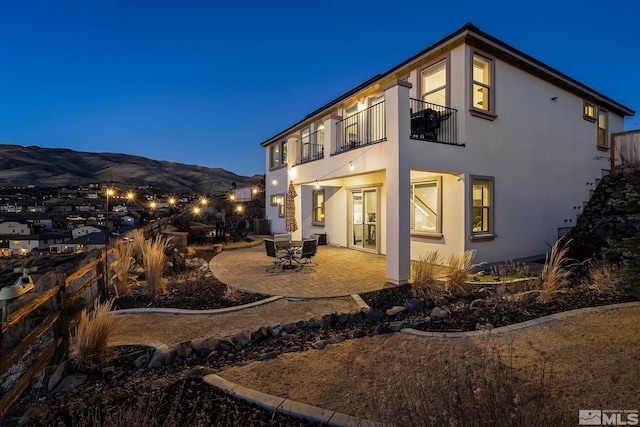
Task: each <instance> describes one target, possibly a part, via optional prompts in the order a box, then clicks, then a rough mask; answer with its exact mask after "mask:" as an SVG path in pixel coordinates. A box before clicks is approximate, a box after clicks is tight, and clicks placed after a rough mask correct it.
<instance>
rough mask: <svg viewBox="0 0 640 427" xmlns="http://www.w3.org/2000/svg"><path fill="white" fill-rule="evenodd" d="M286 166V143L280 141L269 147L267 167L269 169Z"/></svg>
mask: <svg viewBox="0 0 640 427" xmlns="http://www.w3.org/2000/svg"><path fill="white" fill-rule="evenodd" d="M286 164H287V141H281V142H278V143H276V144H273V145H271V146H270V147H269V167H270V168H271V169H274V168H277V167H280V166H282V165H286Z"/></svg>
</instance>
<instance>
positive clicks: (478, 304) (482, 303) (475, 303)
mask: <svg viewBox="0 0 640 427" xmlns="http://www.w3.org/2000/svg"><path fill="white" fill-rule="evenodd" d="M486 306H487V302H486V301H485V300H483V299H474V300H473V301H471V304H469V307H473V308H475V307H486Z"/></svg>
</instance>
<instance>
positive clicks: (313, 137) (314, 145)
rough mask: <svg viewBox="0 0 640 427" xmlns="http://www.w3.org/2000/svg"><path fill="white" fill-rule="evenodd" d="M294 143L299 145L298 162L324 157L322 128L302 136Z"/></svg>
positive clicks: (307, 161)
mask: <svg viewBox="0 0 640 427" xmlns="http://www.w3.org/2000/svg"><path fill="white" fill-rule="evenodd" d="M296 143H297V144H298V146H299V147H300V163H309V162H313V161H315V160H320V159H322V158H324V129H322V130H318V131H316V132H314V133H312V134H310V135H306V136H303V137H302V138H300V139H299V140H298V141H297V142H296Z"/></svg>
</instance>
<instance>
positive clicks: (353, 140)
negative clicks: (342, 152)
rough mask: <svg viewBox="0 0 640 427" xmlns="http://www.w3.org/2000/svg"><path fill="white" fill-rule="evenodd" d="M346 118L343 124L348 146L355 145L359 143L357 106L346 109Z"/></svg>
mask: <svg viewBox="0 0 640 427" xmlns="http://www.w3.org/2000/svg"><path fill="white" fill-rule="evenodd" d="M346 113H347V118H346V122H345V136H346V140H345V142H347V143H348V144H349V145H355V144H359V143H360V137H359V136H358V105H357V104H356V105H354V106H353V107H351V108H347V111H346Z"/></svg>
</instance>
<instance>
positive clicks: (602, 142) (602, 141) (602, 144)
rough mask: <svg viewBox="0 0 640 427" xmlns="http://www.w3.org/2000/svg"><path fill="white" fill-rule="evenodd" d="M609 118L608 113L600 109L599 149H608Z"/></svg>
mask: <svg viewBox="0 0 640 427" xmlns="http://www.w3.org/2000/svg"><path fill="white" fill-rule="evenodd" d="M608 121H609V117H608V114H607V112H606V111H604V110H600V109H598V148H607V147H608V146H609V144H607V133H608V127H609V123H608Z"/></svg>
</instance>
